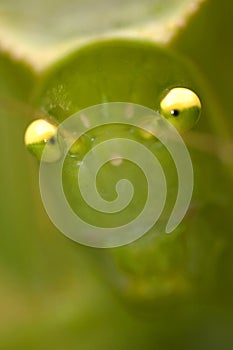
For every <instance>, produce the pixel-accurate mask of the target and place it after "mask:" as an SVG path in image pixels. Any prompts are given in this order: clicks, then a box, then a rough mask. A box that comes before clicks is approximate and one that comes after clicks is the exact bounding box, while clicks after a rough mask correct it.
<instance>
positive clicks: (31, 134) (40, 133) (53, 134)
mask: <svg viewBox="0 0 233 350" xmlns="http://www.w3.org/2000/svg"><path fill="white" fill-rule="evenodd" d="M24 141H25V145H26V147H27V148H28V149H29V151H30V152H31V153H33V154H34V155H35V156H36V157H37V158H38V159H41V157H42V154H43V151H44V148H45V146H46V144H48V147H49V148H48V151H47V152H46V158H43V160H45V161H46V162H55V161H57V160H58V159H59V158H60V156H61V150H60V146H59V142H58V138H57V126H56V125H54V124H52V123H50V122H49V121H47V120H44V119H37V120H34V121H33V122H32V123H31V124H30V125H29V126H28V127H27V129H26V132H25V136H24Z"/></svg>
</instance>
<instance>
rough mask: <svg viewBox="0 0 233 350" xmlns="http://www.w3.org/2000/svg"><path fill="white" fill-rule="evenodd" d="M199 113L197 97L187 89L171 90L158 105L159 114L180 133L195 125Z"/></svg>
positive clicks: (199, 105) (199, 106) (199, 104)
mask: <svg viewBox="0 0 233 350" xmlns="http://www.w3.org/2000/svg"><path fill="white" fill-rule="evenodd" d="M200 112H201V102H200V99H199V97H198V96H197V94H196V93H195V92H193V91H192V90H190V89H187V88H181V87H178V88H174V89H171V90H170V91H169V92H168V93H167V95H166V96H165V97H164V98H163V100H162V101H161V103H160V113H161V114H162V115H163V116H164V117H165V118H166V119H168V120H169V122H171V123H172V124H173V125H174V126H175V127H176V128H177V129H178V130H179V131H181V132H182V131H187V130H189V129H191V128H192V127H193V126H194V125H195V124H196V123H197V121H198V119H199V117H200Z"/></svg>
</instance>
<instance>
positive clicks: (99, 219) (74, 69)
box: [25, 39, 201, 299]
mask: <svg viewBox="0 0 233 350" xmlns="http://www.w3.org/2000/svg"><path fill="white" fill-rule="evenodd" d="M198 91H199V83H198V82H197V81H195V79H194V78H193V72H192V69H191V68H190V67H189V66H188V65H186V64H185V63H184V62H183V60H182V59H180V58H179V57H177V56H175V55H174V54H173V53H171V52H170V51H167V50H166V49H163V48H160V47H158V46H156V45H155V44H153V43H150V42H142V41H137V40H117V39H116V40H111V41H110V40H109V41H107V40H106V41H101V42H99V43H95V44H90V45H88V46H86V47H83V48H82V49H80V50H78V51H77V52H74V53H73V54H71V55H70V56H69V57H67V58H65V59H64V60H61V61H60V62H59V63H58V64H56V66H55V67H54V68H53V67H52V68H51V69H50V70H48V71H47V72H45V73H44V75H43V76H42V77H41V82H40V86H39V87H38V91H37V92H38V93H37V96H36V97H35V105H36V106H37V108H38V109H41V110H42V111H43V113H42V115H44V117H41V118H40V119H38V120H36V121H32V123H31V124H30V125H29V126H28V128H27V130H26V133H25V144H26V146H27V148H28V149H29V150H30V151H31V152H32V153H33V154H34V155H35V156H36V157H37V158H38V159H41V155H42V153H43V150H44V148H45V146H46V145H49V150H50V151H49V152H47V155H48V156H47V159H45V160H46V161H47V162H56V161H57V160H58V159H59V157H61V156H62V154H63V148H62V143H61V140H60V138H59V135H58V132H57V130H58V129H57V128H58V125H59V124H60V123H62V122H63V121H64V120H66V119H67V118H68V117H70V116H71V115H73V114H75V113H76V112H79V111H83V110H85V109H86V108H88V107H90V106H94V105H98V104H102V103H107V102H129V103H133V104H138V105H142V106H145V107H148V108H150V109H152V110H154V111H158V112H159V113H160V115H162V116H163V117H164V118H166V119H167V120H168V121H169V122H170V123H171V124H173V125H174V126H175V128H176V129H177V130H178V131H179V132H180V133H183V132H186V131H188V130H190V129H191V128H193V127H194V126H195V125H196V123H197V122H198V119H199V117H200V112H201V102H200V99H199V97H198V95H197V93H196V92H198ZM129 113H130V111H129ZM108 118H109V116H108V115H106V119H107V120H108V123H109V125H107V126H106V125H103V126H100V127H97V128H95V129H93V130H91V131H88V132H87V133H86V134H85V135H83V137H82V138H80V140H79V141H78V142H77V143H75V144H74V145H73V146H72V148H71V149H70V152H69V153H68V155H67V157H66V159H65V161H64V166H63V187H64V192H65V194H66V197H67V198H68V200H69V204H70V205H71V207H72V209H73V211H74V212H75V213H78V215H79V216H80V217H81V218H83V220H86V221H88V222H89V223H90V224H92V225H97V226H101V227H115V226H118V225H124V224H125V223H127V222H129V220H131V219H132V218H134V217H135V216H137V215H138V214H139V212H140V210H141V209H142V208H143V206H144V203H145V200H146V195H147V192H146V191H147V190H146V184H144V182H145V178H144V177H143V174H141V172H140V171H139V170H137V169H136V168H135V166H134V165H133V164H131V163H130V162H128V161H125V160H124V161H115V162H109V163H107V164H105V165H104V166H103V169H101V176H98V177H97V187H98V191H99V193H100V195H101V196H102V197H103V198H104V199H105V200H107V201H112V200H114V199H115V198H116V192H115V185H116V183H117V182H118V181H119V180H120V179H122V178H124V177H125V176H126V177H127V179H129V181H130V182H131V183H132V184H133V186H134V188H135V189H139V190H138V191H135V193H134V198H133V199H132V201H131V203H130V204H129V206H128V207H127V208H126V210H124V211H123V212H120V213H113V214H105V213H102V212H98V211H96V210H95V209H93V208H90V207H89V206H88V205H87V204H86V203H85V201H84V200H83V198H82V195H81V194H80V192H79V191H74V188H77V181H78V178H77V176H78V175H77V168H78V166H79V165H78V164H80V161H81V160H82V159H83V157H84V156H85V154H86V153H87V152H88V151H89V150H90V149H92V148H94V147H95V146H96V145H98V144H99V143H101V142H103V141H105V140H108V139H111V138H114V137H120V138H130V139H132V140H136V141H137V142H140V143H142V144H143V145H145V146H146V147H147V148H148V149H149V150H150V151H151V152H152V153H154V154H155V155H156V157H158V159H159V161H160V162H161V163H162V164H163V165H164V172H165V173H166V174H167V175H168V176H167V188H168V197H169V198H170V199H169V201H170V202H169V203H170V204H168V205H167V206H166V207H165V210H164V212H163V213H162V217H161V220H160V222H159V230H163V229H164V223H165V222H167V218H168V216H169V215H170V212H171V208H172V207H173V206H174V202H175V199H176V191H175V190H174V189H175V188H176V187H177V172H176V168H175V166H174V163H173V161H172V159H171V157H170V155H169V152H168V151H167V150H166V149H164V147H161V144H160V142H158V140H156V139H155V137H151V134H150V133H149V132H146V131H144V130H141V129H137V128H134V127H130V126H125V125H123V126H122V125H116V124H114V125H112V124H111V119H110V118H109V119H108ZM83 119H84V123H85V113H84V115H83ZM68 137H69V136H68ZM85 171H86V172H87V175H88V169H86V170H85ZM155 232H156V230H154V229H152V230H151V231H150V232H149V233H148V236H147V237H152V238H146V237H145V241H143V240H142V242H141V240H139V241H136V242H135V243H134V244H132V245H130V246H125V247H123V248H121V249H119V250H118V249H116V250H113V251H112V252H111V254H112V255H111V259H112V257H113V256H114V258H113V259H114V260H115V262H116V266H117V269H119V270H120V271H121V274H122V273H123V274H124V272H123V271H127V272H126V274H127V279H128V282H127V283H128V286H129V289H128V290H127V291H124V294H127V293H128V295H131V294H130V293H131V291H130V288H132V294H133V295H134V296H135V295H138V296H139V297H140V298H142V299H143V298H144V299H146V298H147V297H149V298H153V297H154V296H156V295H158V294H159V291H158V289H157V285H158V283H157V282H158V281H156V280H154V279H153V278H154V273H153V266H155V267H156V268H157V269H159V266H160V264H161V261H162V262H164V264H165V265H166V266H167V271H169V270H172V271H173V269H174V267H173V265H172V261H173V255H174V246H178V247H179V243H178V242H174V240H176V239H178V240H179V238H176V237H177V236H173V238H170V239H169V241H167V237H164V236H163V237H161V238H154V234H155ZM174 237H175V238H174ZM143 239H144V238H143ZM147 239H149V240H150V239H151V241H150V244H149V245H148V244H147V243H145V244H144V243H143V242H147ZM154 239H156V242H154ZM165 239H166V242H169V243H168V247H167V249H166V248H165V246H166V244H167V243H164V241H165ZM151 242H153V243H151ZM159 247H160V248H161V249H160V248H159ZM161 254H162V255H163V258H162V259H161ZM145 256H147V257H148V258H146V259H145ZM139 262H140V267H139V266H138V264H139ZM111 264H112V263H111ZM177 269H178V270H179V271H178V270H177V274H179V275H182V273H183V270H182V269H183V266H181V265H180V266H178V267H177ZM114 275H115V274H114ZM166 276H167V275H166V274H163V276H160V277H159V284H160V286H161V293H163V291H162V289H163V286H164V288H166V285H167V277H166ZM144 281H146V284H147V285H146V286H145V288H144V287H142V286H143V284H144ZM188 285H189V281H184V282H183V281H180V280H175V279H174V281H173V282H172V283H171V286H170V288H171V290H172V291H174V292H175V293H180V292H181V293H183V291H185V289H186V288H189V286H188ZM140 286H141V287H140ZM137 288H138V292H137ZM180 289H182V291H181V290H180Z"/></svg>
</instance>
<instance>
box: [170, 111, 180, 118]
mask: <svg viewBox="0 0 233 350" xmlns="http://www.w3.org/2000/svg"><path fill="white" fill-rule="evenodd" d="M179 113H180V112H179V111H178V109H172V110H171V115H172V116H173V117H178V115H179Z"/></svg>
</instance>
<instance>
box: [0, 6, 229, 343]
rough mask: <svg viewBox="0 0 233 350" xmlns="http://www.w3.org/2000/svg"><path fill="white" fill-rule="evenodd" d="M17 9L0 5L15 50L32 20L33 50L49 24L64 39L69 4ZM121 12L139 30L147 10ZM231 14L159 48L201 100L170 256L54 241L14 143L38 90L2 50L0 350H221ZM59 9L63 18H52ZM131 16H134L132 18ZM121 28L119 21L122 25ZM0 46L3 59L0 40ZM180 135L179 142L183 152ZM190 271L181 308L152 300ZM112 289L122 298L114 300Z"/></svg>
mask: <svg viewBox="0 0 233 350" xmlns="http://www.w3.org/2000/svg"><path fill="white" fill-rule="evenodd" d="M191 2H192V1H191ZM26 3H27V2H25V1H19V2H15V1H8V2H4V1H1V3H0V8H1V18H5V19H6V22H7V25H5V24H6V23H4V22H3V21H1V26H2V28H4V33H6V32H7V30H9V33H11V34H12V33H13V36H14V37H15V35H16V37H17V35H18V38H19V40H18V42H17V45H18V47H19V48H20V42H21V40H22V46H24V43H23V37H24V36H23V35H22V33H23V31H22V29H24V30H25V28H26V32H27V35H28V36H26V38H27V39H26V41H27V42H28V40H29V39H28V38H30V37H33V33H36V36H37V40H39V34H38V31H35V29H37V28H39V27H40V24H39V21H38V20H36V17H35V16H37V15H38V16H39V18H40V19H43V20H44V19H45V22H44V23H45V24H44V25H43V31H42V32H41V33H40V34H41V35H40V37H41V38H40V40H39V41H40V45H41V44H43V42H44V43H45V45H46V46H48V45H49V44H50V43H51V41H53V40H54V43H56V40H57V39H52V36H51V37H49V36H48V37H47V39H46V36H47V35H46V33H47V28H49V26H50V25H51V26H52V27H53V29H54V30H53V32H54V33H56V34H57V33H58V38H59V40H60V39H61V38H62V39H64V40H66V39H67V38H70V28H71V29H72V28H74V23H75V21H71V22H69V21H67V19H69V18H73V19H74V18H75V15H74V11H72V8H73V7H72V5H73V2H70V3H69V6H68V5H67V4H66V6H65V7H64V6H61V5H60V6H58V3H55V2H54V1H53V2H49V1H47V2H45V4H46V6H47V8H46V11H48V12H47V13H46V15H44V12H42V11H37V10H36V8H35V7H34V6H32V3H31V5H30V6H28V3H27V7H26V9H27V11H26V10H25V4H26ZM39 3H40V2H39ZM39 3H38V4H39ZM115 3H116V2H114V4H115ZM132 3H133V2H130V1H128V2H122V4H119V2H118V4H119V6H120V7H121V8H122V9H123V8H124V6H129V7H128V8H129V13H130V14H131V15H132V17H130V19H129V22H130V23H132V25H134V23H139V22H140V20H139V18H143V21H145V19H146V18H147V16H149V17H150V14H151V13H152V12H153V8H152V12H150V11H148V10H147V6H148V9H149V8H151V7H150V6H151V4H153V2H152V1H151V2H149V1H146V2H143V4H145V9H146V10H145V12H143V11H141V10H140V11H139V10H138V9H137V10H135V15H133V14H134V12H133V11H131V8H130V6H131V4H132ZM155 3H156V6H158V2H155ZM171 3H172V7H170V5H171ZM176 3H178V2H169V1H166V2H165V1H164V2H162V4H166V6H168V7H166V9H167V8H168V9H169V11H170V12H171V13H174V11H175V10H174V9H175V7H177V8H180V7H179V6H177V4H176ZM179 3H180V4H182V2H181V1H180V2H179ZM183 3H188V1H183ZM41 4H42V3H41ZM96 4H98V3H96ZM135 4H136V5H137V6H139V5H140V4H141V3H140V2H136V3H135ZM110 5H111V6H110ZM136 5H135V6H136ZM108 6H109V12H111V11H112V12H114V7H112V6H113V5H112V3H111V2H108ZM132 6H133V5H132ZM140 6H144V5H140ZM156 6H155V7H156ZM163 6H165V5H163ZM48 7H49V8H48ZM41 8H42V7H41ZM117 8H118V6H117ZM135 9H136V7H135ZM232 9H233V6H232V4H231V3H230V2H229V1H227V0H223V1H221V2H219V1H218V0H212V1H207V2H206V4H204V5H203V6H202V7H201V9H200V11H199V12H198V13H197V14H196V16H195V17H194V18H193V19H192V20H191V22H189V24H188V25H187V26H185V28H183V29H182V31H181V32H179V35H178V34H177V36H176V37H175V38H174V39H173V41H172V42H170V43H169V44H167V45H168V46H171V47H172V48H173V49H174V50H175V51H178V52H180V53H181V54H184V55H185V56H188V58H190V59H191V60H193V61H194V62H195V64H196V66H197V69H198V70H199V71H200V76H202V78H201V79H202V80H203V86H202V87H200V89H201V92H202V96H201V97H202V99H203V101H205V102H204V105H203V110H204V112H203V115H202V119H201V121H200V123H199V125H198V127H197V129H196V131H195V132H196V134H195V133H194V135H193V134H190V138H194V141H193V139H192V140H191V141H192V142H193V147H191V146H190V151H191V155H192V159H193V165H194V170H195V178H196V181H195V191H194V197H193V201H192V210H191V211H190V213H189V217H188V218H187V219H188V223H189V224H188V229H186V230H184V231H183V232H182V233H181V235H182V238H183V239H182V242H183V246H182V249H181V248H180V244H179V242H180V241H179V240H180V237H179V235H178V237H176V236H173V238H172V240H171V241H169V244H168V243H167V242H164V239H161V240H160V242H159V244H158V245H157V246H156V247H154V248H153V247H151V246H150V245H149V246H148V242H147V241H146V239H145V241H143V240H142V241H141V242H140V244H139V243H138V245H137V243H135V245H132V247H124V248H119V249H117V250H114V251H111V252H110V253H111V254H108V255H111V257H109V256H105V253H103V252H102V251H101V250H95V249H90V248H86V247H82V246H80V245H78V244H75V243H73V242H71V241H69V240H68V239H66V238H65V237H63V236H62V235H61V234H59V233H58V232H57V231H56V229H55V228H54V227H53V226H52V224H51V223H50V222H49V219H48V218H47V216H46V214H45V212H44V209H43V208H42V204H41V200H40V196H39V188H38V164H37V163H36V162H35V160H34V159H32V157H31V156H30V155H29V154H28V153H27V152H26V151H25V148H24V144H23V134H24V130H25V128H26V126H27V124H28V122H29V121H30V120H31V119H32V118H33V117H34V116H35V115H36V114H37V113H38V111H37V110H36V108H37V103H38V101H36V103H35V99H34V100H33V101H34V102H32V98H31V95H32V94H33V95H34V96H35V91H37V90H38V75H37V74H36V73H35V72H34V71H33V68H30V67H28V66H26V65H25V64H24V63H22V62H18V61H17V60H15V59H14V58H13V57H11V52H13V51H12V50H11V48H10V50H9V51H11V52H9V53H7V52H3V53H2V54H1V56H0V127H1V129H0V130H1V151H0V152H1V153H0V154H1V171H0V194H1V197H0V310H1V312H0V348H2V349H4V350H5V349H6V350H7V349H17V350H18V349H32V348H33V349H38V350H39V349H47V348H48V349H53V348H54V349H55V348H56V349H58V350H59V349H61V350H62V349H69V350H72V349H80V350H82V349H87V350H89V349H113V350H114V349H171V348H175V349H176V348H177V349H191V350H192V349H193V350H197V349H198V350H199V349H206V348H210V349H220V348H221V349H223V350H226V349H231V348H232V345H233V339H232V325H233V300H232V295H233V274H232V266H233V254H232V251H233V239H232V227H233V219H232V209H233V207H232V194H233V190H232V179H233V177H232V167H233V165H232V164H233V163H232V159H233V157H232V153H231V152H232V144H231V142H232V141H231V137H232V130H233V129H232V125H233V121H232V110H231V94H232V79H231V76H230V74H231V72H232V61H233V48H232V45H231V40H232V39H231V37H232V28H231V15H230V14H231V12H232ZM24 10H25V11H24ZM30 11H31V12H30ZM53 11H54V13H53ZM60 11H61V12H62V13H63V14H64V16H63V17H60V16H59V15H58V13H60ZM161 11H162V12H163V8H162V9H161ZM105 12H106V11H105ZM141 12H142V15H143V14H145V17H143V16H142V17H140V15H141ZM170 12H169V13H170ZM9 13H10V14H11V16H9V18H11V22H10V21H9V20H8V14H9ZM85 13H86V14H87V16H90V22H92V14H93V16H94V15H95V16H97V15H96V11H94V10H93V8H91V9H89V10H88V11H87V12H85ZM119 13H121V12H119ZM138 13H139V14H138ZM12 14H14V15H13V16H12ZM28 14H32V16H29V15H28ZM48 14H49V16H48ZM56 14H57V16H58V17H59V18H62V20H61V22H56V20H55V17H56ZM101 14H102V13H101ZM70 16H71V17H70ZM84 17H85V16H84V15H83V18H84ZM27 18H30V21H29V22H28V21H27ZM34 18H35V19H34ZM88 18H89V17H88ZM103 18H104V20H103V22H102V23H103V29H105V28H107V27H108V26H109V23H110V22H108V21H110V20H111V16H110V17H109V16H106V14H104V15H103ZM31 19H32V20H31ZM131 20H132V22H131ZM138 21H139V22H138ZM143 21H142V22H143ZM126 22H127V23H128V17H127V12H126V15H125V17H124V18H123V25H124V23H126ZM28 23H29V24H30V25H29V24H28ZM56 23H59V25H56ZM64 23H66V24H64ZM67 23H71V24H70V26H68V24H67ZM72 23H73V24H72ZM111 23H112V22H111ZM3 24H4V25H3ZM18 24H20V26H18ZM26 24H27V26H28V27H26ZM120 24H121V23H120ZM115 25H116V24H114V26H115ZM121 25H122V24H121ZM66 26H67V27H66ZM84 27H85V26H84V25H83V22H82V23H81V24H80V27H79V28H81V30H84V29H85V30H86V28H84ZM86 27H88V28H91V27H89V26H88V25H87V26H86ZM19 28H21V29H19ZM32 28H34V30H32ZM62 28H65V29H64V31H63V30H61V29H62ZM66 28H67V29H66ZM83 28H84V29H83ZM98 28H99V27H98ZM91 29H92V28H91ZM93 29H94V30H95V27H93ZM72 30H73V29H72ZM100 31H102V28H100ZM51 32H52V31H51ZM51 32H50V31H49V30H48V33H51ZM11 34H10V35H11ZM35 38H36V37H35V36H34V37H33V40H35ZM1 40H2V41H3V42H4V47H5V49H6V45H5V41H4V40H3V39H2V38H1ZM29 42H30V40H29ZM14 43H15V41H14ZM40 45H39V46H40ZM29 46H30V44H29ZM35 46H37V45H35ZM42 46H43V45H42ZM42 46H40V49H41V47H42ZM16 51H17V50H16ZM25 52H26V51H25ZM14 54H15V53H14ZM33 62H34V61H33ZM55 69H56V68H55ZM195 74H196V71H195ZM200 81H201V80H200ZM203 133H204V136H203ZM188 137H189V135H187V143H188V144H191V143H192V142H191V141H190V140H188ZM216 138H217V141H216ZM218 140H219V141H218ZM213 141H214V142H213ZM212 142H213V143H212ZM177 239H178V246H177V245H176V240H177ZM173 244H174V245H173ZM143 246H144V251H143ZM174 247H176V249H175V250H174ZM178 248H179V249H178ZM112 254H113V255H114V257H115V260H114V263H113V260H112ZM167 257H168V260H166V258H167ZM197 266H199V270H196V267H197ZM174 267H175V268H174ZM200 267H202V269H200ZM177 270H178V271H180V270H181V271H182V274H181V275H178V276H177V275H176V274H175V273H173V274H172V277H171V274H170V273H171V271H175V272H176V271H177ZM145 271H146V273H145ZM184 271H185V272H184ZM190 271H191V273H192V281H193V282H194V285H195V286H196V287H197V290H198V293H195V290H194V293H192V292H191V293H188V294H185V297H184V298H182V299H181V300H179V299H177V298H176V295H171V296H169V293H168V294H166V293H165V297H164V298H162V297H161V295H162V293H163V289H162V288H164V290H165V292H166V291H167V290H169V283H170V285H172V283H173V284H174V283H177V281H178V284H179V283H180V284H182V281H183V280H184V279H185V278H189V277H190ZM185 273H186V274H188V275H186V274H185ZM108 274H109V275H110V276H109V275H108ZM109 277H110V278H109ZM109 280H112V282H113V283H112V284H111V283H110V282H109ZM150 286H152V287H153V288H152V295H153V296H154V295H156V293H155V291H158V295H159V298H158V299H156V298H155V299H153V301H152V300H150V293H151V290H150ZM156 286H158V287H157V288H156ZM119 290H120V291H121V295H122V297H123V298H124V299H123V300H121V299H120V298H119V296H117V293H118V292H119ZM171 290H173V289H171ZM116 291H117V292H116Z"/></svg>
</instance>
